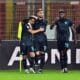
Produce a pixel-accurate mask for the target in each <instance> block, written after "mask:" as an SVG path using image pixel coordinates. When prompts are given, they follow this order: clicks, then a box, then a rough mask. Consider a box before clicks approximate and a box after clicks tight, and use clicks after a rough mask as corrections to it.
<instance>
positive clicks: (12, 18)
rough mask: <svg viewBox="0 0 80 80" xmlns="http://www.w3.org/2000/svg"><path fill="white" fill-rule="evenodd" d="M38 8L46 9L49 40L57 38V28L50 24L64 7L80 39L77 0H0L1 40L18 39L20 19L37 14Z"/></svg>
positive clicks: (79, 11) (79, 18)
mask: <svg viewBox="0 0 80 80" xmlns="http://www.w3.org/2000/svg"><path fill="white" fill-rule="evenodd" d="M37 8H43V9H44V12H45V18H46V19H47V20H48V26H47V37H48V39H49V40H55V39H56V30H55V29H56V28H54V29H53V30H50V29H49V27H50V26H49V25H50V24H51V23H52V22H53V21H54V20H55V18H56V17H57V16H58V11H59V9H64V10H65V11H66V12H67V17H68V18H71V19H72V21H73V22H74V24H75V26H76V31H77V35H78V37H77V39H78V40H80V2H79V1H76V0H0V40H16V39H17V30H18V23H19V21H22V20H23V19H24V18H25V17H27V16H30V15H32V14H35V11H36V9H37Z"/></svg>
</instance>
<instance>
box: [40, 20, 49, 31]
mask: <svg viewBox="0 0 80 80" xmlns="http://www.w3.org/2000/svg"><path fill="white" fill-rule="evenodd" d="M47 23H48V21H47V20H44V21H43V23H42V24H41V27H42V28H44V32H45V31H46V26H47Z"/></svg>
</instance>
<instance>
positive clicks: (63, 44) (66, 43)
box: [57, 41, 70, 51]
mask: <svg viewBox="0 0 80 80" xmlns="http://www.w3.org/2000/svg"><path fill="white" fill-rule="evenodd" d="M57 47H58V50H59V51H61V50H63V49H69V48H70V42H69V41H57Z"/></svg>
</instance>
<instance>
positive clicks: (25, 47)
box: [20, 39, 34, 55]
mask: <svg viewBox="0 0 80 80" xmlns="http://www.w3.org/2000/svg"><path fill="white" fill-rule="evenodd" d="M20 50H21V53H22V54H23V55H27V54H28V53H29V52H34V46H33V42H32V40H28V39H26V40H25V39H22V40H21V42H20Z"/></svg>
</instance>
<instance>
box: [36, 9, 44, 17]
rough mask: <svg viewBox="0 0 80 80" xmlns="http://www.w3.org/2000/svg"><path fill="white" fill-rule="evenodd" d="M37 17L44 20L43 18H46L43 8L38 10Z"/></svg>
mask: <svg viewBox="0 0 80 80" xmlns="http://www.w3.org/2000/svg"><path fill="white" fill-rule="evenodd" d="M36 15H37V16H38V17H39V18H43V17H44V11H43V10H42V9H41V8H39V9H37V11H36Z"/></svg>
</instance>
